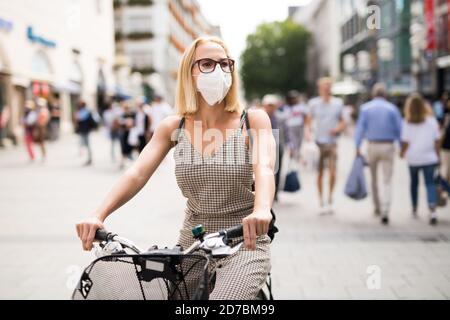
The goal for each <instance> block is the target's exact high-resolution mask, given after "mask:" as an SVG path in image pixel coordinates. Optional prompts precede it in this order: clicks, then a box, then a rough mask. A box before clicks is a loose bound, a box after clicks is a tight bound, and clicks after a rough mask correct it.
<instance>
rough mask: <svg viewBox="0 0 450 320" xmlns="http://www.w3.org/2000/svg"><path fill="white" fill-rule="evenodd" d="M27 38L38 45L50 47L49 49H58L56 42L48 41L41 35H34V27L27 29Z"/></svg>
mask: <svg viewBox="0 0 450 320" xmlns="http://www.w3.org/2000/svg"><path fill="white" fill-rule="evenodd" d="M27 37H28V39H29V40H30V41H31V42H33V43H38V44H41V45H43V46H46V47H49V48H54V47H56V42H54V41H51V40H48V39H46V38H44V37H41V36H39V35H36V34H35V33H34V30H33V27H28V28H27Z"/></svg>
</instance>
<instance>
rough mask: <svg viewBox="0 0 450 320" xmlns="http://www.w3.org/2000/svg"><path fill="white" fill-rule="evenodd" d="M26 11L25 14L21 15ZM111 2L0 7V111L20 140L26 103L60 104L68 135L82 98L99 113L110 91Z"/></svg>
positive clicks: (53, 0) (19, 1)
mask: <svg viewBox="0 0 450 320" xmlns="http://www.w3.org/2000/svg"><path fill="white" fill-rule="evenodd" d="M25 8H26V9H25ZM114 51H115V48H114V33H113V3H112V0H95V1H94V0H40V1H33V0H15V1H0V99H1V100H0V105H1V106H2V107H3V106H5V105H8V106H10V107H11V111H12V118H11V121H10V124H9V126H10V128H9V129H10V130H12V131H13V132H15V133H16V134H17V135H18V136H20V135H21V133H22V130H21V128H20V122H21V117H22V115H23V106H24V103H25V100H26V99H33V98H37V97H45V98H47V99H49V100H52V99H56V98H57V99H59V104H60V106H61V111H62V115H61V117H62V127H63V129H66V130H70V129H71V124H72V114H73V111H74V110H75V104H76V103H77V102H78V100H79V99H80V98H83V99H85V100H86V101H87V103H88V104H89V106H90V107H91V108H93V109H95V108H97V109H99V110H100V111H101V109H102V108H103V107H104V102H105V100H106V98H107V97H106V96H107V94H108V93H112V92H110V91H111V90H110V88H111V87H113V86H114V77H113V64H114Z"/></svg>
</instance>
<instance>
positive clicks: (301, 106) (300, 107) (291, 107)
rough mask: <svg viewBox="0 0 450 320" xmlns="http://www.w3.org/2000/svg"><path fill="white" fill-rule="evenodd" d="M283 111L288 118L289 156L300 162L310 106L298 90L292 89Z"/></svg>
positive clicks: (287, 138)
mask: <svg viewBox="0 0 450 320" xmlns="http://www.w3.org/2000/svg"><path fill="white" fill-rule="evenodd" d="M283 112H284V116H285V119H286V120H285V124H286V146H287V148H288V152H289V157H290V158H291V159H293V160H294V161H296V162H299V161H300V149H301V147H302V142H303V137H304V130H305V128H304V124H305V119H306V117H307V114H308V107H307V106H306V104H305V103H304V102H303V100H302V99H301V96H300V93H299V92H298V91H296V90H292V91H289V92H288V93H287V95H286V105H285V106H284V107H283Z"/></svg>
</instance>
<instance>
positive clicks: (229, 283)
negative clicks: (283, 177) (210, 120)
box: [174, 112, 270, 300]
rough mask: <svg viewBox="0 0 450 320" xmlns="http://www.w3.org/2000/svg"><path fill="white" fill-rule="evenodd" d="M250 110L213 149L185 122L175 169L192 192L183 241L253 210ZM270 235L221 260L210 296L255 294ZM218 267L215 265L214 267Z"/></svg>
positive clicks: (245, 297)
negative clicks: (195, 138)
mask: <svg viewBox="0 0 450 320" xmlns="http://www.w3.org/2000/svg"><path fill="white" fill-rule="evenodd" d="M246 116H247V113H246V112H244V113H243V115H242V117H241V124H240V126H239V129H237V130H235V131H233V133H232V134H231V135H230V136H229V138H228V139H227V140H226V141H224V143H223V144H222V146H221V147H220V148H219V149H218V150H217V152H215V153H214V154H212V155H208V156H204V155H202V154H200V153H199V152H198V151H197V150H196V149H195V148H194V146H193V145H192V144H191V142H190V141H189V138H188V137H187V136H186V130H185V129H184V126H183V127H182V128H180V131H179V135H178V143H177V145H176V147H175V152H174V158H175V175H176V179H177V182H178V185H179V187H180V189H181V191H182V193H183V195H184V196H185V197H186V198H187V207H186V210H185V213H186V217H185V220H184V223H183V228H182V229H181V230H180V237H179V240H178V244H180V245H182V246H183V248H187V247H189V246H190V245H191V244H192V243H193V242H194V239H193V237H192V233H191V230H192V228H193V227H194V226H196V225H198V224H203V225H204V226H205V228H206V232H207V233H212V232H216V231H218V230H220V229H223V228H229V227H232V226H235V225H237V224H240V223H242V219H243V218H244V217H246V216H248V215H249V214H251V213H252V211H253V206H254V201H255V195H254V193H253V192H252V183H253V167H252V164H251V160H250V159H251V155H250V152H249V150H248V147H247V145H246V143H245V136H244V135H243V128H244V124H245V117H246ZM269 245H270V238H269V237H268V236H267V235H264V236H260V237H258V239H257V249H256V250H255V251H250V250H247V249H245V248H243V247H242V248H241V249H240V250H239V251H238V252H237V253H236V254H234V255H232V256H229V257H226V258H223V259H219V260H217V261H216V262H215V263H213V264H211V269H215V270H216V272H217V275H216V277H217V278H216V283H215V286H214V289H213V290H212V292H211V295H210V299H236V300H248V299H254V298H255V297H256V296H257V294H258V292H259V291H260V289H261V288H262V287H263V285H264V283H265V281H266V279H267V276H268V274H269V272H270V248H269ZM211 271H212V270H210V272H211Z"/></svg>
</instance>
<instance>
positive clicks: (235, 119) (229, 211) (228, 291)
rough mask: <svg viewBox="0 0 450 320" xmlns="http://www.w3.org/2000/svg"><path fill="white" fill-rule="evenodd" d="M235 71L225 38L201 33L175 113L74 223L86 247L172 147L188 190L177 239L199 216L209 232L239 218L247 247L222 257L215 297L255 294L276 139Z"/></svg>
mask: <svg viewBox="0 0 450 320" xmlns="http://www.w3.org/2000/svg"><path fill="white" fill-rule="evenodd" d="M237 79H238V76H237V72H236V70H235V68H234V61H233V60H232V59H231V58H230V54H229V52H228V50H227V47H226V46H225V44H224V43H223V42H222V41H221V40H220V39H218V38H215V37H202V38H199V39H197V40H195V41H194V42H193V43H192V44H191V46H190V47H189V48H188V49H187V50H186V52H185V53H184V55H183V57H182V61H181V64H180V68H179V71H178V84H177V93H176V105H177V109H178V114H177V115H176V116H170V117H168V118H166V119H164V120H163V121H162V122H161V123H160V125H159V126H158V127H157V128H156V131H155V134H154V135H153V137H152V139H151V141H150V142H149V144H148V145H147V146H146V148H145V149H144V151H143V152H142V154H141V155H140V157H139V158H138V160H137V162H136V163H135V164H134V165H133V166H132V167H131V168H130V169H128V171H127V172H126V173H125V174H124V175H123V176H122V177H121V179H120V180H119V181H118V183H117V184H116V185H115V186H114V188H113V189H112V190H111V192H110V193H109V194H108V196H107V197H106V199H105V200H104V201H103V203H102V204H101V205H100V206H99V207H98V208H97V209H96V210H95V211H94V212H93V213H92V214H91V215H90V217H89V218H88V219H87V220H85V221H83V222H81V223H79V224H77V232H78V236H79V237H80V239H81V240H82V244H83V248H84V249H85V250H90V249H91V248H92V242H93V239H94V235H95V231H96V230H97V229H98V228H101V227H102V226H103V223H104V221H105V219H106V218H107V217H108V216H109V215H110V214H111V213H112V212H114V211H115V210H117V209H118V208H119V207H121V206H122V205H124V204H125V203H126V202H128V201H129V200H130V199H131V198H132V197H133V196H134V195H136V194H137V193H138V192H139V190H141V188H142V187H143V186H144V185H145V184H146V183H147V181H148V180H149V179H150V177H151V176H152V175H153V173H154V172H155V170H156V169H157V168H158V166H159V164H160V163H161V161H162V160H163V159H164V157H165V156H166V155H167V154H168V152H169V151H170V150H171V148H173V147H175V151H174V158H175V163H176V168H175V175H176V178H177V182H178V185H179V187H180V189H181V191H182V193H183V195H184V196H185V197H186V198H187V207H186V210H185V214H186V216H185V220H184V223H183V227H182V229H181V231H180V236H179V240H178V244H180V245H182V246H183V247H185V248H186V247H188V246H189V245H190V244H192V243H193V241H194V240H193V239H192V235H191V229H192V227H193V226H195V225H197V224H199V223H202V224H203V225H204V226H205V228H206V230H207V232H215V231H217V230H219V229H222V228H228V227H231V226H234V225H236V224H239V223H242V224H243V227H244V228H243V229H244V244H245V247H243V248H241V249H240V251H238V252H237V253H236V254H235V255H233V256H230V257H227V258H224V259H222V260H219V263H218V265H217V268H216V271H217V278H216V282H215V286H214V289H213V291H212V293H211V295H210V298H211V299H254V298H256V296H257V294H258V292H259V291H260V289H261V288H262V287H263V285H264V283H265V280H266V278H267V275H268V273H269V271H270V248H269V244H270V238H269V236H268V235H267V234H268V231H269V225H270V223H271V221H272V214H271V207H272V200H273V198H274V191H275V183H274V162H275V141H274V138H273V135H272V131H271V125H270V120H269V117H268V116H267V114H266V113H265V112H264V111H263V110H251V111H249V112H248V113H246V112H245V111H243V108H242V106H241V105H240V103H239V102H238V94H237V87H238V84H237ZM247 116H248V118H247ZM248 125H249V126H250V127H251V129H252V130H247V129H248ZM178 129H179V130H178ZM249 150H250V151H252V152H251V154H252V155H253V156H252V157H250V152H249ZM253 175H254V177H255V192H254V193H253V192H252V183H253ZM174 227H176V226H174Z"/></svg>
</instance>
